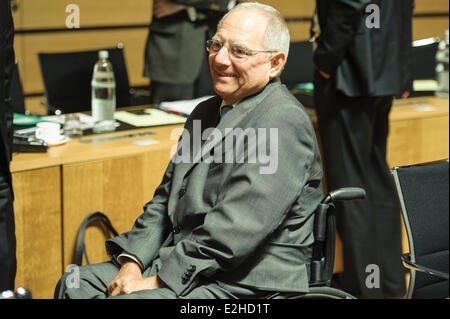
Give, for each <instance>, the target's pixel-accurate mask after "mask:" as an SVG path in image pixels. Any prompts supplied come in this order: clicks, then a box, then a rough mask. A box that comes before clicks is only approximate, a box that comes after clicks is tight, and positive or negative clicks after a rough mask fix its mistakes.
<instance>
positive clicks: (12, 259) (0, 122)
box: [0, 0, 16, 292]
mask: <svg viewBox="0 0 450 319" xmlns="http://www.w3.org/2000/svg"><path fill="white" fill-rule="evenodd" d="M13 40H14V25H13V19H12V15H11V3H10V0H0V292H1V291H4V290H14V279H15V277H16V237H15V230H14V228H15V226H14V211H13V196H14V195H13V188H12V181H11V172H10V170H9V163H10V161H11V155H12V136H13V123H12V118H13V106H12V103H11V98H10V94H9V88H10V85H11V78H12V73H13V67H14V49H13Z"/></svg>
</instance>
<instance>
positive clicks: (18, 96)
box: [10, 62, 25, 114]
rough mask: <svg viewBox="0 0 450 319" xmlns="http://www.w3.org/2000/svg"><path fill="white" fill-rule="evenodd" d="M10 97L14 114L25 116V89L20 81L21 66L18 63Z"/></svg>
mask: <svg viewBox="0 0 450 319" xmlns="http://www.w3.org/2000/svg"><path fill="white" fill-rule="evenodd" d="M10 95H11V102H12V105H13V111H14V113H20V114H25V96H24V94H23V87H22V82H21V80H20V73H19V66H18V64H17V62H16V63H15V65H14V70H13V75H12V80H11V89H10Z"/></svg>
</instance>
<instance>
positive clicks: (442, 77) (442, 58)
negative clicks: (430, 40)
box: [435, 30, 449, 98]
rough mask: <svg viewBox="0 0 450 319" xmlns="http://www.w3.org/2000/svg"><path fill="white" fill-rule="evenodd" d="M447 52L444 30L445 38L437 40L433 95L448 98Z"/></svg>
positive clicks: (447, 45)
mask: <svg viewBox="0 0 450 319" xmlns="http://www.w3.org/2000/svg"><path fill="white" fill-rule="evenodd" d="M448 52H449V34H448V30H445V40H441V41H440V42H439V47H438V50H437V53H436V80H437V89H436V92H435V95H436V96H437V97H445V98H448V96H449V94H448V91H449V90H448V61H449V57H448Z"/></svg>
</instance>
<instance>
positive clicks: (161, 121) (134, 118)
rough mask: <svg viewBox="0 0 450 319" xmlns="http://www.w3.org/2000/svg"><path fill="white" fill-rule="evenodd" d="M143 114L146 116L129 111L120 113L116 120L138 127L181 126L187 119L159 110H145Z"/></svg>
mask: <svg viewBox="0 0 450 319" xmlns="http://www.w3.org/2000/svg"><path fill="white" fill-rule="evenodd" d="M143 113H144V114H136V113H132V112H128V111H118V112H115V113H114V118H115V119H116V120H119V121H122V122H124V123H127V124H130V125H133V126H136V127H147V126H158V125H169V124H180V123H184V122H186V118H185V117H183V116H179V115H175V114H170V113H167V112H164V111H161V110H157V109H150V108H149V109H145V110H144V112H143Z"/></svg>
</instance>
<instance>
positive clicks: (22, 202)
mask: <svg viewBox="0 0 450 319" xmlns="http://www.w3.org/2000/svg"><path fill="white" fill-rule="evenodd" d="M12 177H13V187H14V196H15V199H14V214H15V222H16V240H17V250H16V254H17V275H16V282H15V285H16V288H17V287H24V288H27V289H30V290H31V293H32V294H33V298H53V292H54V289H55V287H56V283H57V281H58V280H59V278H60V277H61V275H62V251H61V240H62V236H61V184H60V168H59V166H55V167H50V168H45V169H40V170H29V171H24V172H18V173H13V175H12Z"/></svg>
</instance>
